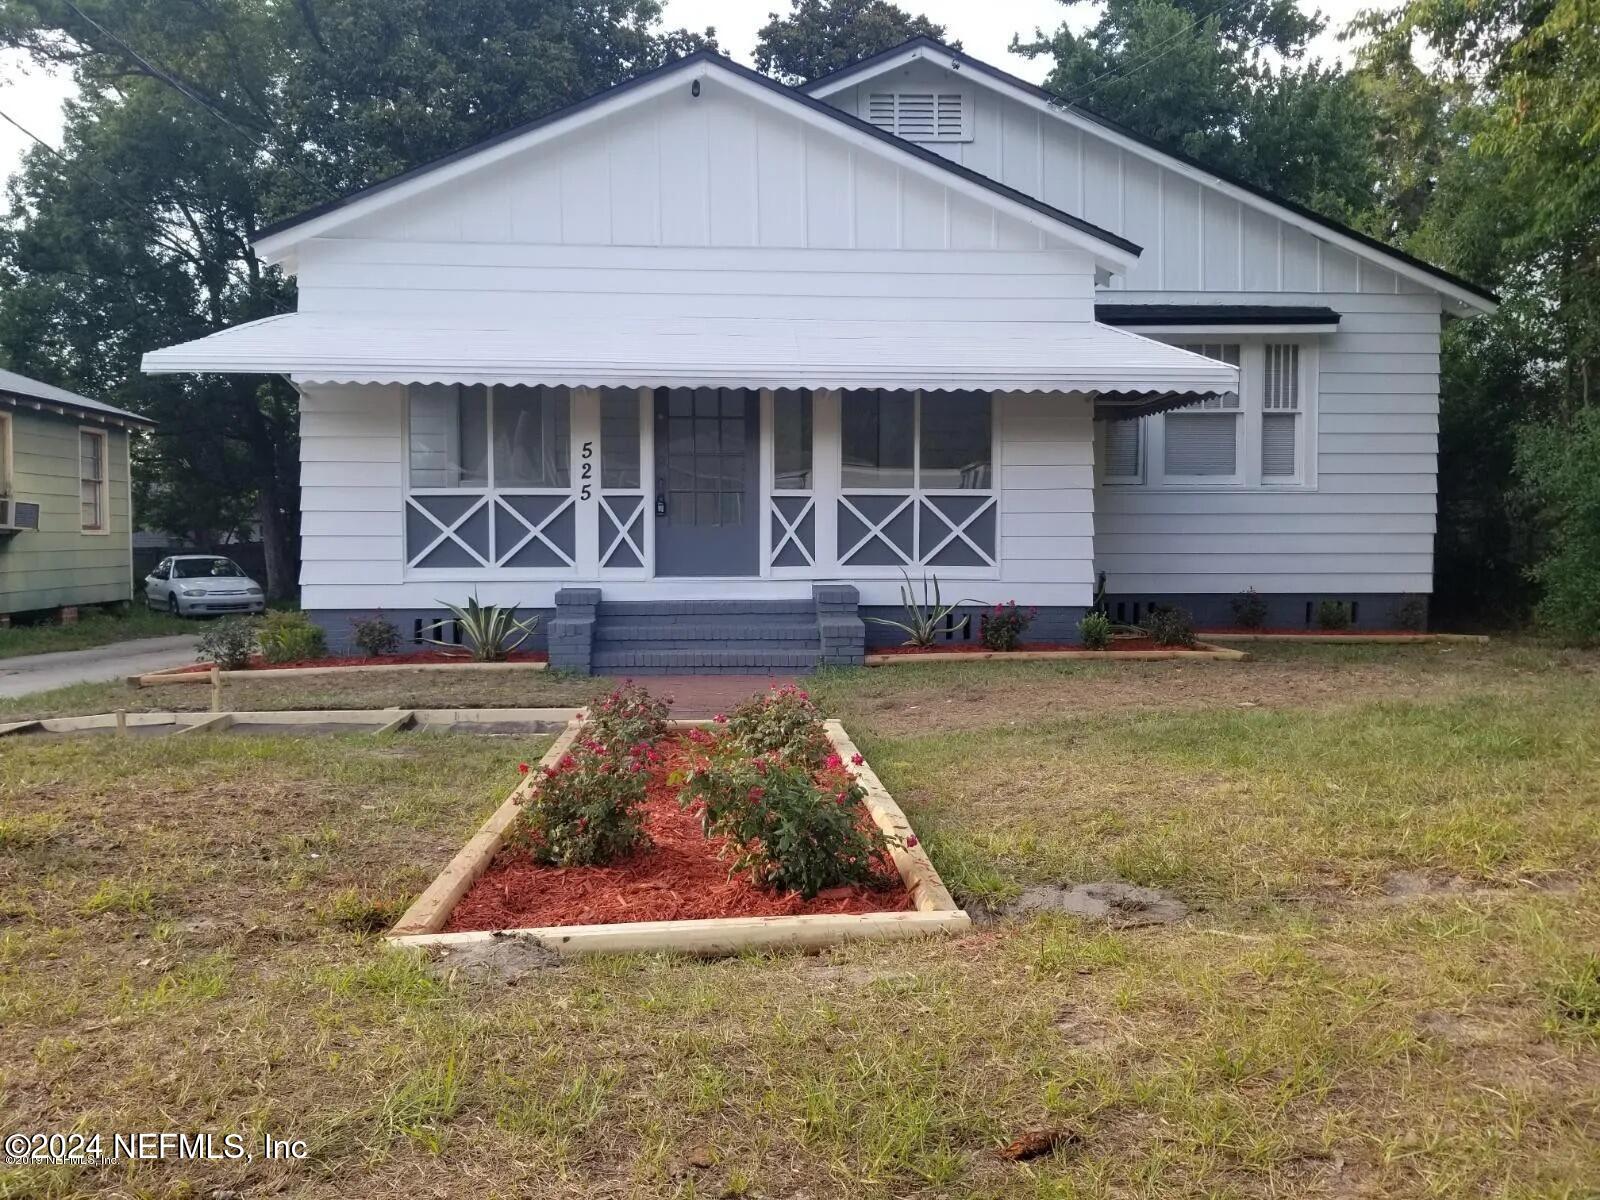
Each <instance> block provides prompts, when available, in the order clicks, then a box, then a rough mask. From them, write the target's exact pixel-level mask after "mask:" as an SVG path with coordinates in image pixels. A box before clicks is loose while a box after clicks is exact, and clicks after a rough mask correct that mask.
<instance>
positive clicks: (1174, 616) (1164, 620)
mask: <svg viewBox="0 0 1600 1200" xmlns="http://www.w3.org/2000/svg"><path fill="white" fill-rule="evenodd" d="M1144 627H1145V631H1146V632H1147V633H1149V635H1150V640H1151V641H1153V642H1155V644H1156V645H1158V646H1193V645H1194V644H1195V638H1194V617H1193V616H1192V615H1191V614H1190V612H1189V610H1188V609H1186V608H1178V607H1176V606H1173V607H1170V608H1167V607H1162V608H1153V609H1151V610H1150V615H1149V616H1148V617H1146V618H1145V623H1144Z"/></svg>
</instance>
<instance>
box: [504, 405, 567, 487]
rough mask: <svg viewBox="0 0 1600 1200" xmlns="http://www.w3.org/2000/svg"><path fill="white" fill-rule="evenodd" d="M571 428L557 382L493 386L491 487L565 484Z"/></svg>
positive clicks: (561, 485)
mask: <svg viewBox="0 0 1600 1200" xmlns="http://www.w3.org/2000/svg"><path fill="white" fill-rule="evenodd" d="M571 479H572V432H571V428H570V425H569V416H568V405H567V393H566V390H565V389H563V388H547V387H499V388H496V389H495V393H494V482H495V487H496V488H566V487H570V486H571Z"/></svg>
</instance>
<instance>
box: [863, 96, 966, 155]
mask: <svg viewBox="0 0 1600 1200" xmlns="http://www.w3.org/2000/svg"><path fill="white" fill-rule="evenodd" d="M867 120H868V121H869V122H870V123H871V124H873V125H876V126H877V127H878V128H879V129H883V130H887V131H888V132H889V133H892V134H894V135H895V136H896V137H903V138H905V139H906V140H907V141H912V142H970V141H971V140H972V104H971V101H970V100H969V99H968V98H967V96H966V95H965V94H964V93H962V92H939V91H932V90H923V91H914V90H908V91H901V92H871V93H869V94H868V96H867Z"/></svg>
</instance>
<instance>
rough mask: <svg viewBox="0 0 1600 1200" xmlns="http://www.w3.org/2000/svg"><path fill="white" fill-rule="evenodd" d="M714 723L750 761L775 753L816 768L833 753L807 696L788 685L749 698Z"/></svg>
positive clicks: (809, 696) (802, 691)
mask: <svg viewBox="0 0 1600 1200" xmlns="http://www.w3.org/2000/svg"><path fill="white" fill-rule="evenodd" d="M717 723H718V724H719V725H725V726H726V727H727V732H728V737H729V738H731V739H732V741H733V743H734V744H735V745H737V746H738V747H739V749H740V750H742V751H744V753H745V754H746V755H747V756H748V757H750V758H760V757H761V756H762V755H765V754H771V753H778V754H781V755H783V757H784V758H785V759H786V760H787V761H789V762H797V763H805V764H806V765H808V766H810V767H812V768H817V767H820V766H821V765H822V763H823V760H824V759H826V758H827V757H828V755H829V754H830V753H832V750H833V747H832V744H831V743H830V742H829V741H828V735H827V734H826V733H825V732H824V731H823V728H822V715H821V714H820V713H819V712H818V711H817V706H816V705H815V704H813V703H811V695H810V693H808V692H806V691H804V690H802V689H801V688H798V687H795V686H794V685H793V684H792V683H791V684H785V685H784V686H783V687H779V688H769V689H768V690H767V691H766V692H764V693H763V694H761V695H759V696H752V697H751V698H750V699H749V700H746V701H745V702H744V703H743V704H741V705H739V707H738V708H736V709H734V710H733V711H732V712H731V713H729V714H728V715H727V716H726V717H721V718H719V719H718V722H717Z"/></svg>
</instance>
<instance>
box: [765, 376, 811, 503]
mask: <svg viewBox="0 0 1600 1200" xmlns="http://www.w3.org/2000/svg"><path fill="white" fill-rule="evenodd" d="M772 486H773V488H774V489H776V490H779V491H789V490H805V489H809V488H810V487H811V393H810V392H802V391H787V390H786V391H780V392H775V393H773V396H772Z"/></svg>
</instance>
